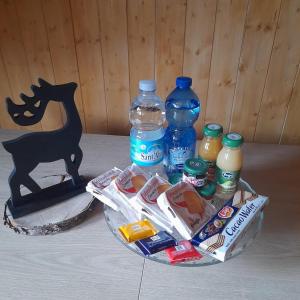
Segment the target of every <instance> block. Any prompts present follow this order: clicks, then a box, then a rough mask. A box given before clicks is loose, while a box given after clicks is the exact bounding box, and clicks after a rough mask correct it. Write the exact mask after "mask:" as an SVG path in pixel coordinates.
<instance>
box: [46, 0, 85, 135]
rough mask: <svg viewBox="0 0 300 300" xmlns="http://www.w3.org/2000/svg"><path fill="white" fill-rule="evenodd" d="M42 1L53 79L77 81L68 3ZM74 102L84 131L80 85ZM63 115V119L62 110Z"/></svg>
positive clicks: (51, 0)
mask: <svg viewBox="0 0 300 300" xmlns="http://www.w3.org/2000/svg"><path fill="white" fill-rule="evenodd" d="M42 3H43V13H44V17H45V20H46V26H47V32H48V40H49V46H50V52H51V57H52V63H53V70H54V75H55V79H56V81H57V83H66V82H71V81H74V82H76V83H79V75H78V67H77V57H76V51H75V44H74V35H73V24H72V18H71V9H70V3H69V1H68V0H45V1H42ZM75 103H76V106H77V109H78V112H79V115H80V118H81V121H82V126H83V130H84V131H85V117H84V109H83V103H82V97H81V88H80V85H79V86H78V87H77V89H76V92H75ZM63 116H64V119H65V112H64V111H63Z"/></svg>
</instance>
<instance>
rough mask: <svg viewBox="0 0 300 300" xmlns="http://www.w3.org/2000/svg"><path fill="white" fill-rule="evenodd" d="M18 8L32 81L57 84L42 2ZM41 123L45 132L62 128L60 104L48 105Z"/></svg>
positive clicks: (23, 1)
mask: <svg viewBox="0 0 300 300" xmlns="http://www.w3.org/2000/svg"><path fill="white" fill-rule="evenodd" d="M16 7H17V13H18V17H19V20H20V25H21V26H20V28H21V32H22V38H23V43H24V48H25V53H26V57H27V60H28V66H29V70H30V74H31V77H32V81H33V82H34V84H38V81H37V80H38V78H39V77H41V78H43V79H45V80H47V81H49V82H52V83H55V79H54V74H53V68H52V61H51V55H50V51H49V45H48V39H47V32H46V27H45V23H44V18H43V11H42V5H41V2H40V1H39V0H18V1H16ZM41 123H42V127H43V130H53V129H57V128H60V127H61V126H62V123H63V122H62V115H61V111H60V105H59V103H57V102H53V101H50V102H49V103H48V105H47V108H46V111H45V115H44V117H43V119H42V121H41Z"/></svg>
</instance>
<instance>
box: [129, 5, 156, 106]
mask: <svg viewBox="0 0 300 300" xmlns="http://www.w3.org/2000/svg"><path fill="white" fill-rule="evenodd" d="M127 18H128V51H129V78H130V98H131V100H132V98H133V97H134V96H136V95H137V93H138V83H139V80H141V79H154V54H155V1H153V0H135V1H127Z"/></svg>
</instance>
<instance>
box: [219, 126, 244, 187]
mask: <svg viewBox="0 0 300 300" xmlns="http://www.w3.org/2000/svg"><path fill="white" fill-rule="evenodd" d="M243 142H244V139H243V137H242V136H241V135H240V134H238V133H236V132H231V133H227V134H226V135H224V137H223V140H222V144H223V148H222V150H221V151H220V152H219V154H218V158H217V171H216V179H217V184H218V185H219V186H221V187H222V188H223V189H224V190H225V191H234V190H235V189H236V188H237V185H238V182H239V179H240V172H241V169H242V165H243V155H242V150H241V146H242V144H243Z"/></svg>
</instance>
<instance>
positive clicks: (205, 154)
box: [198, 123, 223, 180]
mask: <svg viewBox="0 0 300 300" xmlns="http://www.w3.org/2000/svg"><path fill="white" fill-rule="evenodd" d="M222 133H223V127H222V126H221V125H220V124H214V123H210V124H206V125H205V126H204V129H203V139H202V141H201V142H200V145H199V149H198V154H199V157H200V158H202V159H203V160H204V161H205V162H206V163H207V165H208V174H207V175H208V179H210V180H214V179H215V170H216V161H217V157H218V154H219V152H220V150H221V149H222Z"/></svg>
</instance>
